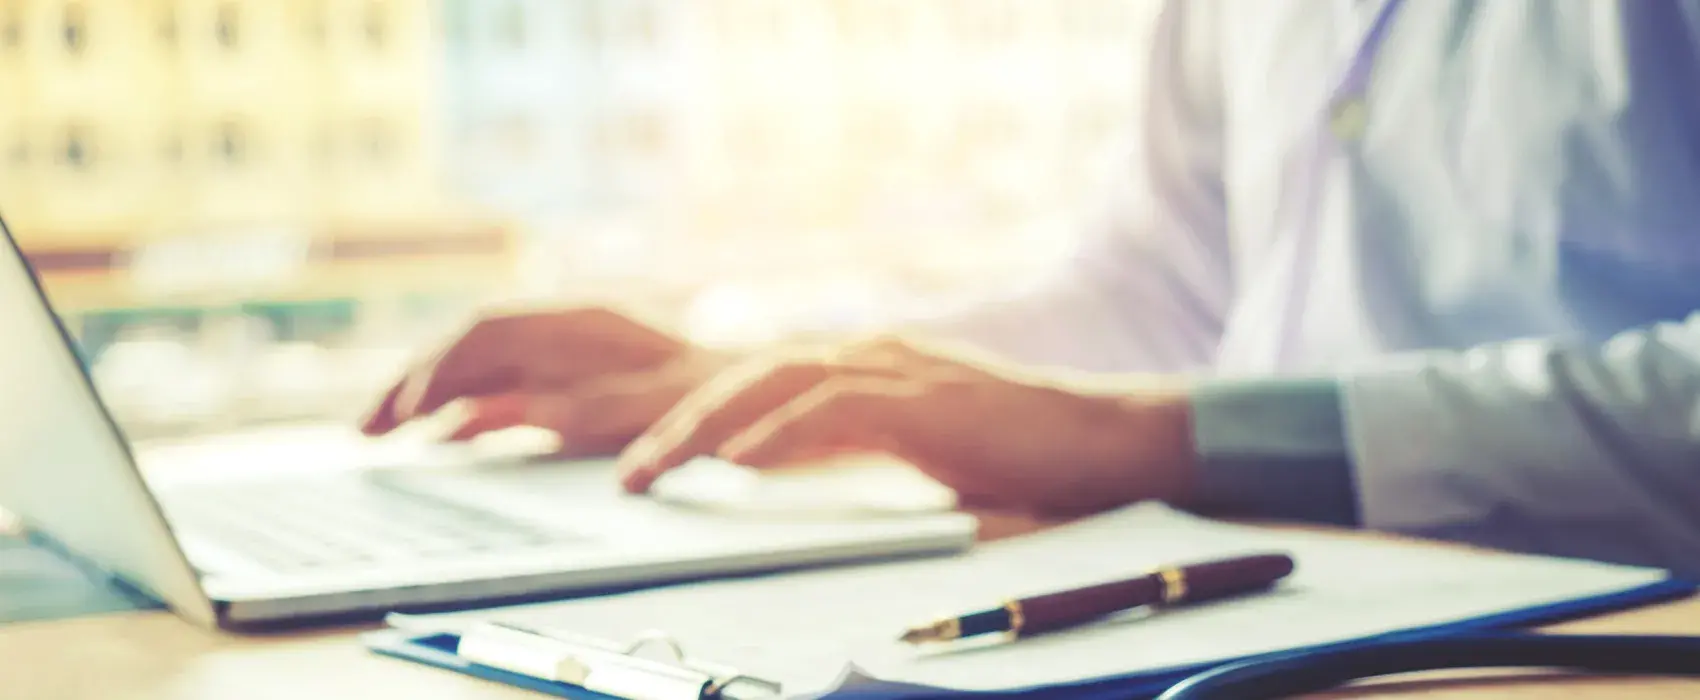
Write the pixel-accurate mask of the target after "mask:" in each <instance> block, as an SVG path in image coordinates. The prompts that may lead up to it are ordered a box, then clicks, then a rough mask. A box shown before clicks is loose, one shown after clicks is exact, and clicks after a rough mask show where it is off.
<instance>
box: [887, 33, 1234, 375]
mask: <svg viewBox="0 0 1700 700" xmlns="http://www.w3.org/2000/svg"><path fill="white" fill-rule="evenodd" d="M1214 8H1215V6H1214V3H1206V2H1185V1H1184V0H1182V1H1171V2H1169V3H1167V4H1166V6H1165V7H1164V8H1163V10H1162V14H1161V16H1160V17H1159V19H1158V26H1157V29H1156V34H1155V40H1154V50H1153V52H1152V56H1151V66H1150V76H1149V78H1148V79H1147V94H1146V105H1145V114H1144V116H1145V121H1144V125H1143V126H1144V128H1143V133H1142V137H1143V138H1142V139H1141V141H1142V143H1143V146H1142V147H1141V148H1139V149H1136V151H1141V152H1143V154H1144V155H1143V156H1142V157H1136V158H1130V159H1129V166H1130V167H1128V168H1126V172H1123V173H1122V177H1120V178H1119V180H1118V182H1117V183H1116V188H1115V189H1114V191H1113V192H1112V193H1111V195H1112V196H1111V199H1110V201H1111V202H1113V204H1112V205H1111V206H1110V207H1108V208H1107V210H1106V211H1105V212H1104V213H1103V215H1102V216H1101V217H1099V218H1098V219H1097V220H1096V221H1095V222H1094V223H1093V224H1092V226H1091V228H1090V229H1089V231H1088V236H1087V239H1086V241H1085V244H1084V245H1083V246H1081V248H1080V250H1078V251H1076V253H1075V254H1074V255H1073V256H1072V257H1071V258H1070V259H1069V261H1068V264H1067V265H1065V266H1063V267H1062V269H1059V270H1055V271H1054V274H1052V275H1050V276H1048V277H1047V278H1045V279H1043V280H1042V281H1040V282H1039V283H1038V284H1036V285H1033V286H1031V287H1028V288H1025V289H1020V290H1011V292H1012V293H1010V294H1007V295H1005V296H999V297H996V298H991V299H985V300H983V301H982V302H981V303H979V304H977V305H976V306H974V307H972V308H969V309H967V310H965V311H960V312H958V313H954V314H948V315H943V316H941V317H936V318H927V319H921V320H919V321H918V322H917V323H915V324H913V325H912V326H911V327H910V328H909V329H908V330H911V331H914V332H915V333H916V334H918V335H933V336H943V337H947V338H954V339H962V340H967V341H969V342H972V343H974V344H977V345H980V346H983V347H986V348H988V349H991V350H994V351H997V352H999V353H1000V354H1003V355H1006V356H1008V357H1010V358H1012V359H1016V360H1019V361H1022V362H1024V363H1030V364H1056V365H1066V366H1070V367H1074V368H1076V369H1089V370H1098V371H1128V370H1144V371H1186V370H1191V369H1198V368H1202V367H1204V366H1206V365H1208V364H1209V362H1210V361H1211V359H1212V355H1213V353H1214V350H1215V348H1216V345H1217V341H1218V340H1219V338H1220V335H1221V332H1222V323H1223V315H1224V313H1225V309H1226V307H1227V303H1228V299H1229V296H1230V291H1231V290H1230V285H1231V281H1230V272H1229V267H1228V261H1227V224H1226V219H1227V215H1226V206H1225V203H1224V199H1223V190H1222V186H1221V165H1222V158H1221V154H1222V131H1221V119H1222V116H1221V99H1220V95H1221V89H1220V80H1219V78H1218V75H1217V70H1218V65H1217V56H1216V45H1217V42H1216V35H1215V31H1216V26H1217V23H1216V21H1215V19H1214V12H1215V9H1214Z"/></svg>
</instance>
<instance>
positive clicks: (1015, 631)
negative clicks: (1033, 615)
mask: <svg viewBox="0 0 1700 700" xmlns="http://www.w3.org/2000/svg"><path fill="white" fill-rule="evenodd" d="M1003 609H1004V610H1005V611H1007V612H1008V613H1009V636H1011V637H1019V636H1021V628H1022V627H1023V626H1025V625H1026V624H1027V613H1026V611H1024V610H1022V609H1021V601H1019V600H1011V601H1007V602H1005V603H1004V604H1003Z"/></svg>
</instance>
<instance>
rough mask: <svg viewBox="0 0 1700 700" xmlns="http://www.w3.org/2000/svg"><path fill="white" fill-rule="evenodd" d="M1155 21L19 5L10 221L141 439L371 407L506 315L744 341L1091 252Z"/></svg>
mask: <svg viewBox="0 0 1700 700" xmlns="http://www.w3.org/2000/svg"><path fill="white" fill-rule="evenodd" d="M1154 10H1155V0H0V215H4V217H5V219H6V221H7V222H8V223H9V224H10V226H11V229H12V231H13V233H14V235H15V236H16V237H17V238H18V240H19V241H20V243H21V244H22V245H23V247H24V249H25V251H26V254H27V255H28V256H29V257H30V259H31V260H32V261H33V263H34V264H35V265H36V266H37V270H38V272H40V274H41V275H42V277H43V280H44V283H45V285H46V287H47V289H48V293H49V295H50V296H51V297H52V299H53V301H54V303H55V304H56V305H57V307H58V311H59V312H60V313H61V315H62V316H63V317H64V319H65V321H66V323H67V325H68V326H69V327H70V328H71V329H72V331H73V333H74V334H75V335H76V337H77V341H78V343H79V346H80V347H79V349H80V352H81V353H82V356H83V360H84V361H85V362H86V363H87V364H88V366H89V367H90V369H91V371H92V373H93V375H94V377H95V381H96V383H97V385H98V386H99V388H100V389H101V391H102V392H103V394H104V396H105V397H106V399H107V400H108V401H109V402H110V403H111V404H112V406H113V408H114V410H115V411H116V412H117V414H118V418H119V421H120V422H121V423H122V424H123V426H124V428H125V429H126V431H128V432H129V433H131V435H132V437H138V438H141V437H154V436H177V435H186V434H193V433H197V432H202V431H211V430H225V429H230V428H233V427H238V426H244V425H250V424H256V423H264V422H270V421H279V420H296V419H302V418H313V417H320V416H331V415H337V416H345V415H348V414H349V413H350V411H351V407H352V409H358V408H359V407H361V406H364V404H365V403H366V402H368V401H369V400H371V399H372V398H373V395H374V394H375V393H376V392H377V390H378V389H379V387H380V386H381V385H383V384H385V383H387V382H389V381H391V380H392V379H393V378H394V377H395V375H396V373H397V372H398V371H399V369H400V367H401V366H402V364H403V363H404V362H405V361H406V360H407V359H409V358H410V357H411V356H412V355H413V354H414V353H415V352H417V351H418V350H419V349H420V348H421V346H422V345H424V344H427V343H430V342H433V341H435V340H437V339H438V338H440V337H441V336H442V335H443V334H444V333H446V332H448V331H450V330H452V329H453V328H454V327H456V326H457V325H459V324H461V323H463V322H464V320H465V319H466V317H467V316H468V315H469V314H471V313H473V312H475V310H476V309H478V308H479V307H481V306H484V305H486V304H490V303H495V302H500V301H505V300H513V299H529V300H536V299H547V300H558V301H561V302H575V301H597V302H608V301H613V302H618V303H620V304H623V305H632V306H637V307H642V309H643V310H645V311H646V312H647V313H650V314H653V315H654V316H655V317H656V318H658V319H659V320H661V321H662V322H663V323H667V324H672V325H673V326H674V327H676V328H678V329H679V330H681V331H682V332H684V333H686V334H688V335H690V336H691V337H693V338H695V339H697V340H699V341H702V342H705V343H713V344H742V343H758V342H762V341H764V340H766V339H770V338H773V337H776V336H778V335H781V334H789V333H793V332H799V331H831V330H844V329H852V328H855V327H858V326H861V325H864V324H868V323H871V322H874V321H875V320H877V319H879V318H881V317H883V316H887V315H889V314H891V313H893V312H894V311H897V310H900V309H904V308H912V307H913V306H914V305H916V304H922V303H931V302H935V301H942V300H948V299H951V298H956V297H960V296H963V295H970V294H975V293H977V292H979V291H981V290H985V289H987V288H988V287H996V286H999V285H1007V284H1010V283H1012V280H1015V279H1017V278H1018V277H1020V276H1023V275H1026V274H1029V273H1032V272H1034V271H1036V270H1037V269H1039V268H1040V267H1042V266H1043V265H1045V264H1046V263H1047V262H1049V261H1050V260H1052V259H1054V258H1055V257H1056V256H1057V255H1059V254H1062V253H1063V252H1065V251H1066V248H1067V246H1068V244H1069V243H1070V242H1071V240H1072V238H1073V237H1074V236H1076V235H1078V231H1079V228H1080V227H1079V224H1078V220H1079V218H1080V217H1081V215H1082V214H1083V213H1085V211H1086V208H1087V207H1090V206H1091V205H1093V204H1094V203H1095V202H1096V199H1097V197H1098V194H1099V191H1100V187H1101V183H1102V181H1103V178H1104V176H1105V174H1106V172H1107V171H1108V169H1109V168H1111V167H1114V166H1115V165H1117V161H1118V160H1120V159H1122V158H1125V157H1127V154H1126V152H1125V151H1124V150H1123V146H1124V145H1125V144H1124V141H1125V137H1126V136H1127V133H1126V130H1127V128H1128V127H1129V126H1130V125H1131V122H1132V121H1133V119H1134V118H1135V109H1136V107H1137V105H1138V97H1139V91H1140V89H1141V77H1142V74H1141V70H1142V67H1141V61H1142V58H1143V56H1142V52H1143V50H1144V48H1145V44H1146V42H1147V41H1148V38H1149V32H1150V29H1151V20H1152V18H1153V14H1154Z"/></svg>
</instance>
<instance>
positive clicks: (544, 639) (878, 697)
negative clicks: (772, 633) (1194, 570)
mask: <svg viewBox="0 0 1700 700" xmlns="http://www.w3.org/2000/svg"><path fill="white" fill-rule="evenodd" d="M1697 591H1700V583H1695V582H1692V581H1687V580H1683V579H1679V578H1674V577H1673V578H1667V579H1664V580H1661V581H1656V582H1653V583H1649V584H1645V585H1641V586H1636V587H1634V588H1630V589H1626V590H1621V591H1617V592H1614V593H1608V594H1604V595H1597V596H1589V597H1584V598H1577V599H1571V600H1565V601H1560V602H1554V603H1551V604H1547V605H1539V606H1534V607H1529V608H1522V609H1516V610H1505V611H1500V612H1495V613H1489V614H1486V615H1482V616H1480V617H1475V618H1471V619H1466V620H1459V621H1456V622H1451V623H1445V624H1440V625H1434V626H1430V627H1420V628H1412V629H1403V630H1397V631H1392V632H1388V633H1385V634H1379V635H1374V636H1370V637H1365V638H1361V639H1354V640H1349V641H1345V642H1340V643H1333V644H1322V645H1317V646H1313V647H1301V648H1294V649H1287V650H1283V651H1279V652H1274V653H1271V654H1267V655H1256V656H1249V657H1234V658H1223V659H1217V660H1214V661H1210V662H1206V663H1199V664H1187V665H1183V666H1176V667H1170V668H1163V669H1155V670H1151V671H1142V672H1133V673H1127V674H1120V675H1113V676H1107V677H1102V678H1094V679H1089V680H1084V681H1081V682H1078V683H1073V684H1069V685H1066V686H1054V685H1053V686H1046V685H1039V686H1025V687H1015V688H1008V689H1005V690H1004V691H1002V694H1006V695H1010V696H1039V697H1045V698H1057V699H1059V700H1130V699H1131V700H1140V699H1145V700H1149V699H1150V698H1155V697H1157V696H1158V695H1160V694H1162V693H1163V692H1164V691H1166V690H1168V689H1169V688H1170V687H1172V686H1173V685H1174V684H1176V683H1179V682H1181V681H1183V680H1185V679H1187V678H1189V677H1191V676H1193V675H1194V674H1198V673H1201V672H1204V671H1209V670H1212V669H1216V668H1219V667H1221V666H1223V665H1225V664H1229V663H1237V662H1243V661H1249V660H1254V659H1258V658H1269V657H1277V656H1286V655H1292V654H1307V653H1319V652H1328V651H1337V650H1346V649H1353V648H1356V647H1358V646H1360V645H1363V644H1366V643H1371V642H1376V641H1384V640H1397V639H1446V638H1449V637H1454V636H1457V635H1466V634H1472V633H1480V632H1489V631H1503V630H1514V629H1518V628H1524V627H1528V626H1532V625H1541V624H1550V623H1556V622H1562V621H1565V620H1571V619H1576V618H1580V617H1586V616H1590V615H1597V614H1602V613H1607V612H1613V611H1618V610H1625V609H1629V608H1635V607H1639V606H1643V605H1649V604H1653V603H1657V602H1662V601H1667V600H1673V599H1677V598H1681V597H1685V596H1689V595H1694V594H1695V593H1696V592H1697ZM390 619H391V621H392V626H391V627H390V628H388V629H384V630H380V631H377V632H371V633H368V634H366V635H364V637H363V642H364V644H365V646H366V648H367V649H368V650H369V651H371V652H372V653H375V654H379V655H383V656H389V657H392V658H397V659H401V660H404V661H409V662H413V663H419V664H424V665H427V666H432V667H436V668H439V669H443V670H448V671H454V672H458V673H462V674H465V675H468V676H472V677H476V678H481V679H484V680H488V681H494V682H497V683H503V684H506V685H510V686H514V687H516V688H521V689H524V690H529V691H533V692H536V693H539V694H540V695H541V696H553V697H560V698H568V699H569V700H767V699H770V698H771V699H774V700H778V699H779V698H795V697H822V696H824V697H832V698H837V699H838V700H902V699H904V698H929V699H934V700H936V699H937V698H941V697H953V696H961V697H968V696H971V695H973V694H974V691H963V690H957V689H952V688H943V687H934V686H922V685H914V684H910V683H904V682H900V681H892V680H886V679H880V678H873V677H868V676H862V675H858V674H857V672H856V668H855V667H854V666H851V667H849V668H848V669H847V671H846V674H847V676H846V677H845V678H844V679H842V680H841V682H840V683H839V684H838V685H837V686H836V687H833V688H784V687H782V686H779V684H777V683H773V682H772V681H767V680H764V679H761V678H757V677H753V676H748V675H744V674H742V673H740V672H738V671H737V670H735V669H733V668H731V667H729V666H725V665H722V664H716V663H713V662H709V661H705V660H700V659H695V658H692V657H690V656H688V655H687V654H686V653H685V652H684V650H683V649H682V648H680V646H679V645H678V644H676V643H673V642H672V640H671V639H670V638H669V637H667V636H666V635H664V634H661V633H651V634H648V635H644V636H642V637H639V638H637V639H633V640H630V641H629V642H626V643H624V644H622V643H618V642H614V641H612V640H602V639H597V638H591V637H585V636H580V635H576V634H572V633H568V632H561V631H545V630H537V629H525V628H520V627H512V626H505V625H496V627H498V628H500V629H497V630H490V629H483V631H484V633H486V637H485V638H484V641H482V642H480V641H475V642H474V645H473V650H474V654H473V656H470V657H469V656H467V655H466V654H465V653H463V652H462V651H461V649H462V647H463V640H464V639H465V638H466V635H467V634H468V633H472V632H475V631H476V630H479V629H481V628H482V626H483V625H485V624H486V623H476V624H474V625H469V626H467V627H465V628H462V629H448V628H431V627H430V625H429V624H426V625H420V624H416V623H412V622H410V621H409V620H408V616H406V615H392V616H391V618H390ZM492 632H493V633H494V636H493V637H492V636H489V635H490V633H492ZM509 641H512V642H517V643H516V644H514V645H513V646H502V643H505V642H509ZM487 642H496V643H497V644H495V645H490V644H487ZM480 647H482V648H483V651H482V653H480V652H479V648H480ZM648 648H656V649H658V650H660V651H663V652H665V654H666V655H668V656H670V657H671V659H670V660H663V661H660V662H657V661H655V660H653V659H646V658H641V657H640V656H639V652H642V651H644V650H645V649H648ZM574 653H578V654H581V655H582V658H583V659H585V660H587V661H589V663H586V664H583V669H584V671H585V673H584V675H583V676H582V677H581V676H577V675H573V674H562V673H559V672H557V670H558V669H560V668H562V667H561V665H560V664H561V661H562V660H563V658H564V657H566V658H575V660H576V657H572V654H574ZM620 657H624V658H620ZM596 670H601V671H603V672H604V673H605V674H612V675H603V676H601V677H600V678H596V679H593V678H592V677H591V676H592V673H591V672H592V671H596ZM620 674H637V676H646V677H645V678H641V679H638V680H630V679H621V680H618V681H611V680H610V679H613V678H615V677H617V676H619V675H620ZM650 675H654V676H655V677H654V678H647V676H650ZM634 677H635V676H634ZM575 678H577V679H579V682H577V683H575V682H572V680H573V679H575Z"/></svg>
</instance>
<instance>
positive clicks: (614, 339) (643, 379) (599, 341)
mask: <svg viewBox="0 0 1700 700" xmlns="http://www.w3.org/2000/svg"><path fill="white" fill-rule="evenodd" d="M729 362H730V359H729V358H728V357H725V356H722V355H719V354H716V353H712V352H709V351H707V350H704V349H703V348H700V347H697V346H695V345H692V344H690V343H688V342H686V341H684V340H682V339H679V338H676V337H674V336H671V335H668V334H666V333H663V332H661V331H658V330H656V329H654V328H652V327H650V326H647V325H645V324H643V323H640V322H638V321H635V320H633V319H632V318H630V317H628V316H625V315H623V314H621V313H619V312H616V311H611V310H608V309H601V308H578V309H566V310H555V311H543V312H526V313H510V314H500V315H492V316H488V317H485V318H482V319H480V320H479V321H478V322H476V323H474V324H473V325H472V326H471V327H470V328H468V329H466V330H465V331H464V332H462V333H460V334H458V335H457V336H456V337H455V338H454V340H452V341H451V342H449V343H447V344H446V345H445V346H444V347H442V348H441V349H440V350H438V351H437V352H435V353H433V354H431V355H430V356H429V357H428V358H427V359H426V360H424V361H423V362H421V363H420V364H418V365H417V366H416V367H414V368H413V369H412V370H411V371H409V372H408V373H407V376H406V377H404V378H403V379H401V380H400V381H398V382H397V383H396V384H395V385H394V386H393V387H391V388H390V389H389V391H388V392H386V393H385V394H384V396H383V398H382V400H380V401H379V402H378V405H377V406H376V407H375V408H374V409H372V411H371V412H370V413H369V414H368V416H367V417H366V419H365V421H364V423H363V425H362V430H363V432H365V433H367V434H369V435H381V434H385V433H388V432H390V431H393V430H395V429H396V428H397V427H400V426H401V425H403V424H405V423H407V422H408V421H411V420H414V419H416V418H422V417H425V416H428V415H431V414H432V413H434V412H436V411H438V410H439V409H442V408H443V407H444V406H446V405H449V404H450V403H458V404H461V405H464V406H465V408H466V410H465V411H464V414H463V415H464V417H463V418H462V419H461V421H462V422H460V424H459V425H458V427H457V428H456V429H455V430H454V431H453V434H452V435H451V436H450V439H455V440H467V439H471V438H473V437H475V436H477V435H479V434H482V433H485V432H489V431H494V430H501V429H504V428H511V427H516V426H532V427H538V428H545V429H549V430H552V431H554V432H555V433H557V434H558V435H560V437H561V443H562V449H561V452H562V453H563V454H569V455H591V454H612V453H614V452H617V451H618V450H619V449H620V448H621V447H624V446H625V445H626V443H627V442H629V441H630V440H631V439H632V438H633V437H635V436H637V435H638V434H639V433H640V432H642V431H643V430H644V428H645V427H647V426H648V425H649V424H650V423H652V422H654V421H655V420H656V419H657V418H660V417H661V416H662V415H663V414H665V413H666V412H667V410H668V409H669V408H671V407H672V405H673V404H674V403H675V402H677V401H678V400H679V399H680V398H682V397H683V396H685V394H687V393H688V392H690V391H691V389H693V388H695V387H696V386H697V385H698V384H700V383H701V382H702V381H703V380H704V379H706V378H707V377H709V376H710V375H712V374H713V373H714V372H716V371H718V370H719V369H720V368H722V367H724V366H726V365H727V364H729Z"/></svg>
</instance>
